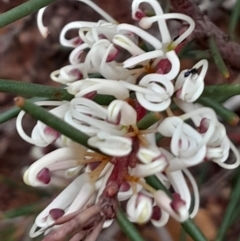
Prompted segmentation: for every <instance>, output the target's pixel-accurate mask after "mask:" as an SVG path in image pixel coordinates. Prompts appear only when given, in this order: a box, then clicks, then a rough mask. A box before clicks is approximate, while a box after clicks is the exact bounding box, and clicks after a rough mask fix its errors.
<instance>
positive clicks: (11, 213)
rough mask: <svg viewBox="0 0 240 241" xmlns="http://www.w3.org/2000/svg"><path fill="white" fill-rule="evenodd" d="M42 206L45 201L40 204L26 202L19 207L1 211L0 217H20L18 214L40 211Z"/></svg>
mask: <svg viewBox="0 0 240 241" xmlns="http://www.w3.org/2000/svg"><path fill="white" fill-rule="evenodd" d="M44 206H45V203H42V202H41V204H28V205H26V206H22V207H20V208H16V209H11V210H8V211H5V212H1V213H0V215H1V216H0V219H8V218H16V217H20V216H26V215H31V214H35V213H39V212H40V211H42V209H43V208H44Z"/></svg>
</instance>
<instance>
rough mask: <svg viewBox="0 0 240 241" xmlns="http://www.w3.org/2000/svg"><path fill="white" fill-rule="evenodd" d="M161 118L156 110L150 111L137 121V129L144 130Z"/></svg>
mask: <svg viewBox="0 0 240 241" xmlns="http://www.w3.org/2000/svg"><path fill="white" fill-rule="evenodd" d="M160 119H161V114H160V113H158V112H150V113H148V114H147V115H145V116H144V117H143V118H142V119H141V120H140V121H138V123H137V127H138V129H139V130H146V129H148V128H149V127H150V126H152V125H153V124H155V123H156V122H157V121H159V120H160Z"/></svg>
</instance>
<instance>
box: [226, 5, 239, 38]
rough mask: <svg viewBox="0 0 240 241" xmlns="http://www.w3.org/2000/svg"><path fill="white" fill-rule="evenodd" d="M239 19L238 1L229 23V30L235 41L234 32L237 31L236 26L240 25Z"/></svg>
mask: <svg viewBox="0 0 240 241" xmlns="http://www.w3.org/2000/svg"><path fill="white" fill-rule="evenodd" d="M239 17H240V1H239V0H237V1H236V4H235V6H234V8H233V10H232V14H231V18H230V23H229V29H228V30H229V35H230V37H231V39H234V30H235V29H236V26H237V24H238V20H239Z"/></svg>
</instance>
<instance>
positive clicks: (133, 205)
mask: <svg viewBox="0 0 240 241" xmlns="http://www.w3.org/2000/svg"><path fill="white" fill-rule="evenodd" d="M126 210H127V215H128V218H129V220H130V221H131V222H135V223H139V224H143V223H146V222H148V221H149V220H150V218H151V216H152V200H151V198H149V197H147V196H144V195H143V194H141V193H138V194H134V195H133V196H132V197H131V198H130V199H129V200H128V202H127V208H126Z"/></svg>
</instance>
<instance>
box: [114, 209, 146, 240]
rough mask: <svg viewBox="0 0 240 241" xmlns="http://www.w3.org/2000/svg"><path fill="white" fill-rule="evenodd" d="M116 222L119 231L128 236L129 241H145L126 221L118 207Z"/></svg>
mask: <svg viewBox="0 0 240 241" xmlns="http://www.w3.org/2000/svg"><path fill="white" fill-rule="evenodd" d="M116 220H117V222H118V224H119V226H120V228H121V230H122V231H123V232H124V233H125V234H126V235H127V236H128V238H129V239H130V240H131V241H145V240H144V238H143V237H142V236H141V234H140V233H139V232H138V230H137V229H136V228H135V226H134V225H133V224H132V223H131V222H130V221H129V220H128V219H127V217H126V215H125V214H124V212H123V211H122V210H121V208H120V207H118V210H117V216H116Z"/></svg>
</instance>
